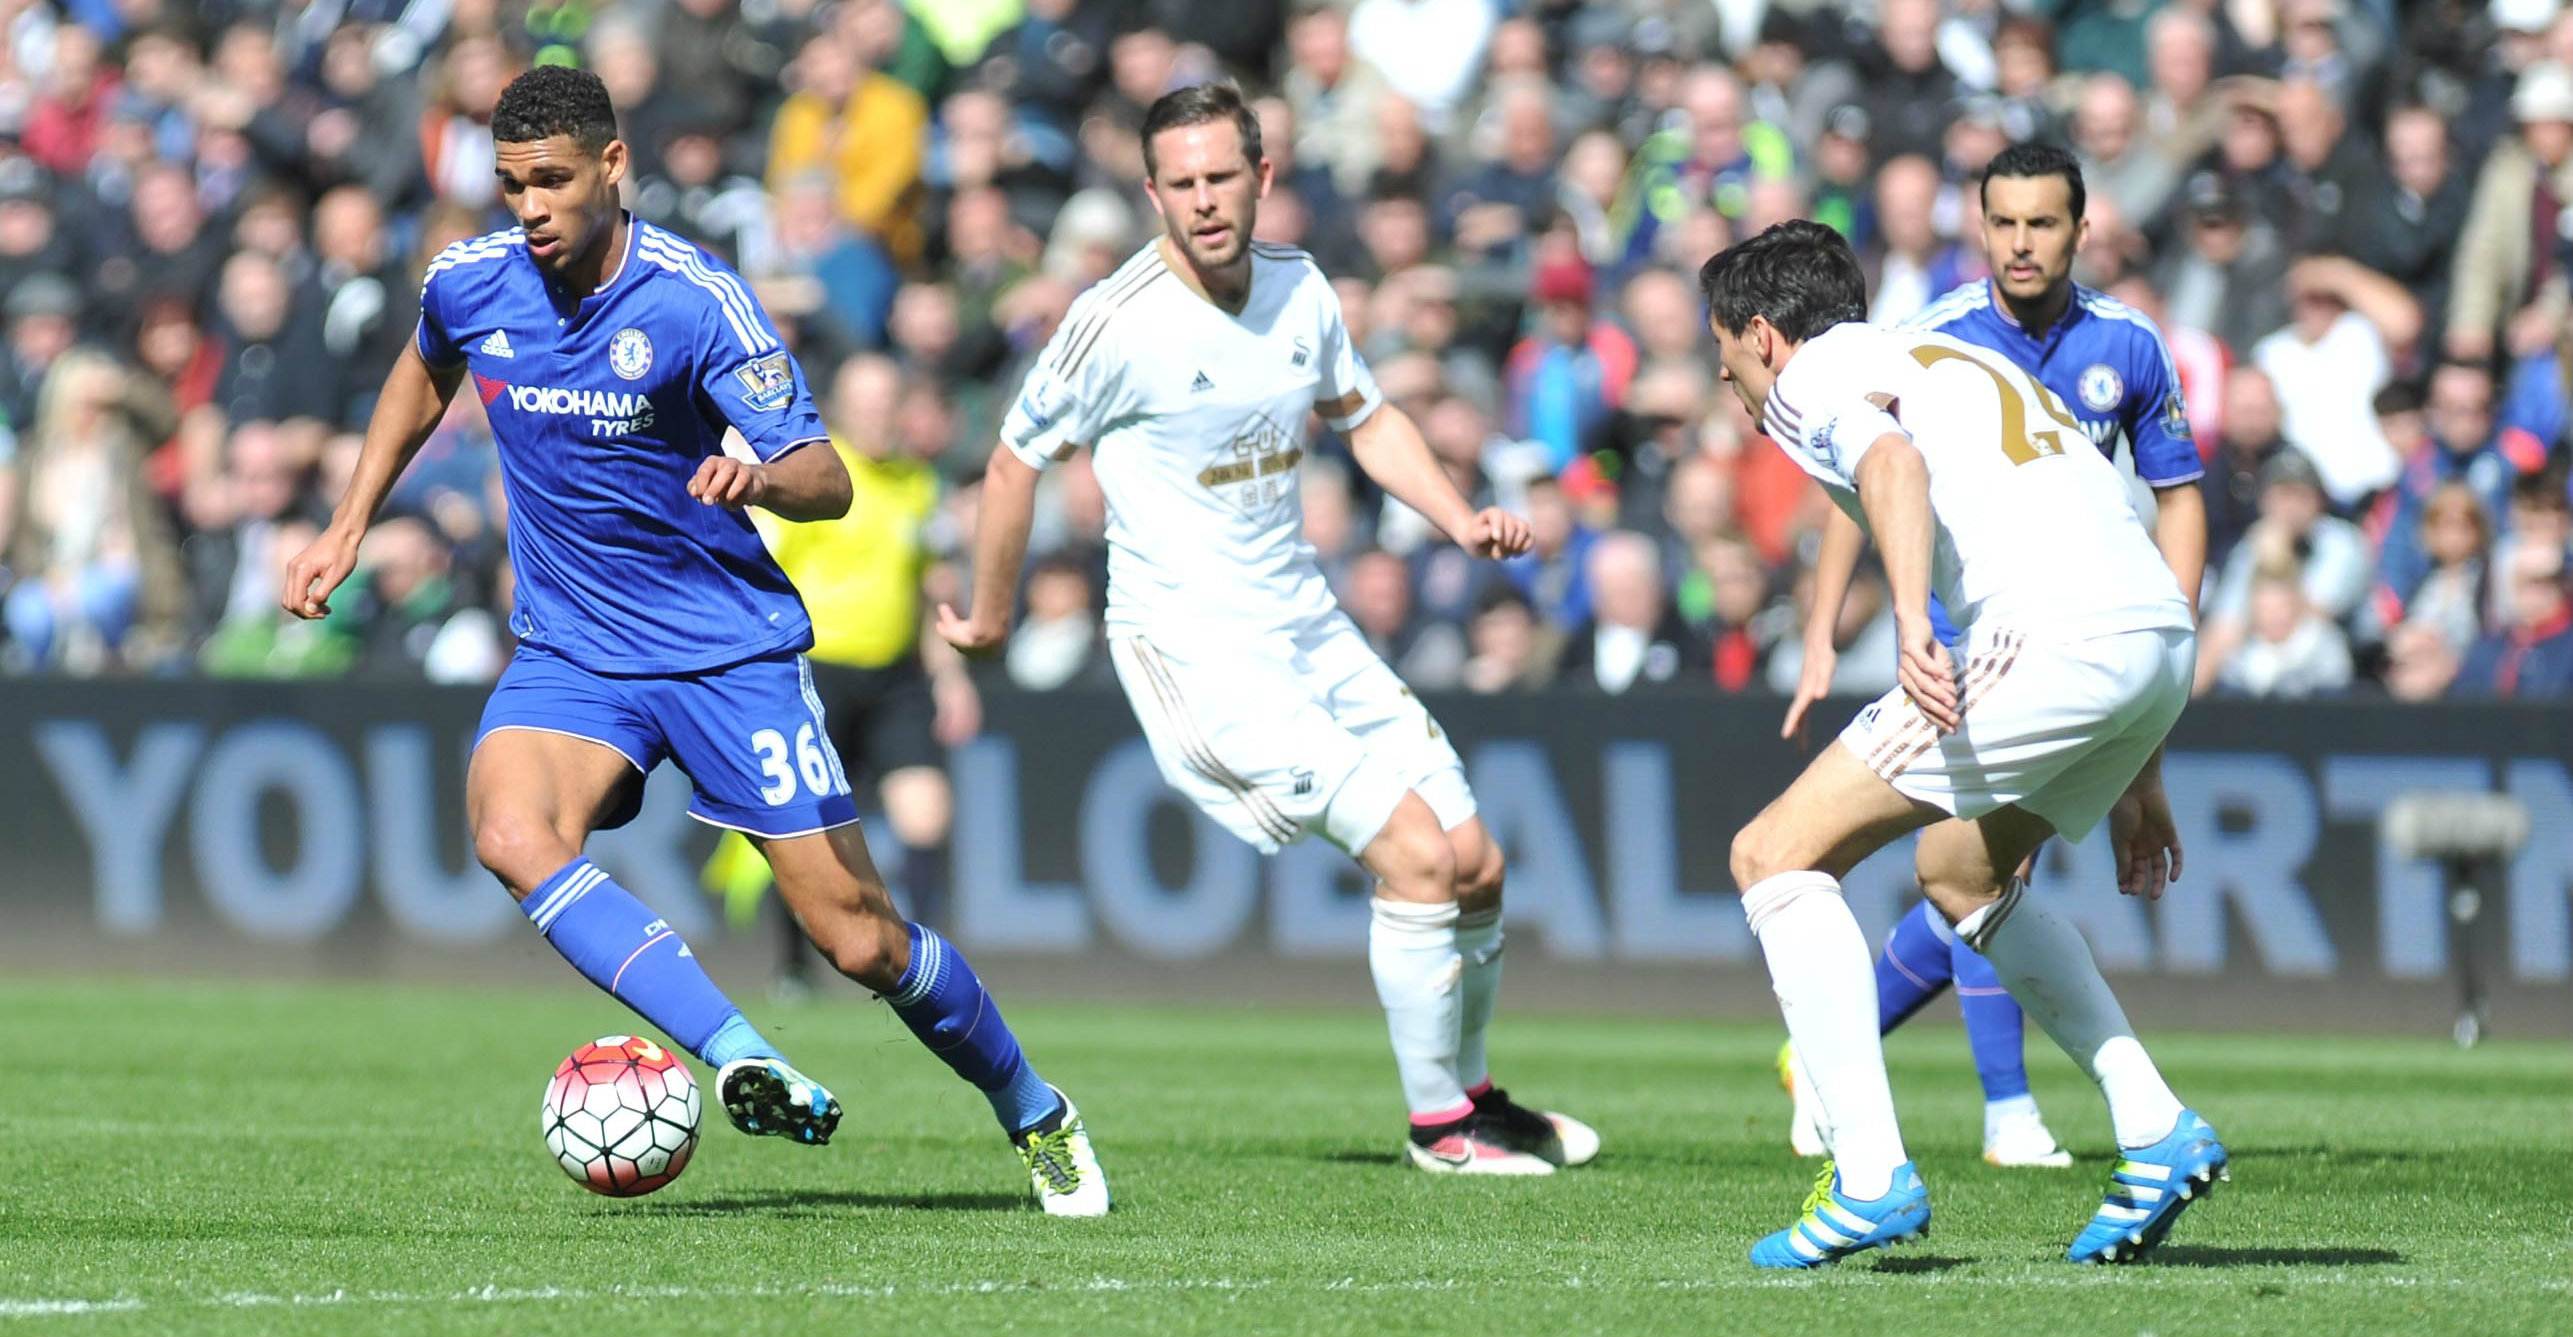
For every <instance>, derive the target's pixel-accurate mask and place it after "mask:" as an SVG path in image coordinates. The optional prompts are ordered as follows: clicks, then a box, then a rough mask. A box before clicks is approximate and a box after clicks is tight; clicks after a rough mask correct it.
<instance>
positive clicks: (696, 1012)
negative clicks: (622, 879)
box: [519, 859, 778, 1067]
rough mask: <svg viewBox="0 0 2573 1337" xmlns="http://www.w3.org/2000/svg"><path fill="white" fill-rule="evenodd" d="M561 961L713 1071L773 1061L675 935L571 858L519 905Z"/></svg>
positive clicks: (773, 1052)
mask: <svg viewBox="0 0 2573 1337" xmlns="http://www.w3.org/2000/svg"><path fill="white" fill-rule="evenodd" d="M519 908H520V909H522V910H524V911H526V912H527V918H528V919H529V920H530V921H532V922H533V923H534V924H535V925H536V928H537V931H538V932H540V933H543V934H544V935H545V940H546V941H547V942H549V943H552V944H553V945H554V950H555V951H558V952H561V953H562V954H563V959H564V960H566V961H569V962H571V963H572V965H573V967H574V968H575V969H577V970H579V971H580V972H581V974H583V975H584V976H587V977H588V978H589V981H590V983H592V984H595V985H597V986H599V987H600V988H602V989H605V990H607V991H608V992H609V993H610V994H612V995H614V996H615V998H616V1000H617V1001H618V1002H620V1003H623V1004H625V1005H626V1006H627V1007H630V1008H633V1009H634V1010H635V1011H636V1012H638V1013H641V1014H642V1016H643V1019H644V1020H646V1021H648V1022H651V1023H652V1024H653V1025H655V1026H658V1027H660V1028H661V1033H662V1034H664V1035H667V1036H669V1037H670V1038H671V1040H673V1041H674V1042H676V1043H677V1044H678V1045H679V1047H680V1048H682V1049H685V1050H687V1051H688V1052H689V1053H692V1054H695V1055H696V1056H697V1057H698V1058H700V1059H703V1060H705V1061H706V1062H708V1063H712V1064H714V1065H716V1066H718V1067H721V1066H722V1065H723V1064H725V1063H727V1062H729V1061H731V1060H733V1059H736V1058H751V1057H765V1058H775V1057H777V1056H778V1054H777V1051H776V1050H775V1049H773V1048H770V1047H769V1043H768V1042H767V1041H766V1040H763V1039H761V1038H760V1035H759V1032H758V1031H756V1030H753V1029H752V1028H751V1024H750V1023H749V1022H747V1021H744V1020H743V1019H742V1014H741V1009H740V1008H737V1007H735V1006H733V1002H732V1000H731V999H729V998H726V997H724V992H723V990H721V989H718V988H716V987H715V982H714V981H713V980H710V979H708V978H706V972H705V969H704V968H703V967H701V966H699V965H698V964H697V958H696V956H695V955H694V954H692V953H691V952H689V950H688V944H686V943H684V942H681V941H680V940H679V934H678V933H677V932H676V931H675V930H673V929H672V928H671V927H670V925H669V924H668V923H667V922H666V921H664V920H663V919H662V918H661V916H659V915H657V914H654V913H653V912H652V910H651V908H650V907H648V906H646V905H645V904H644V903H643V902H641V901H638V900H636V899H635V898H634V894H633V893H632V892H629V891H627V890H626V889H625V888H623V887H620V886H618V885H617V884H616V881H615V880H614V879H613V878H610V877H609V876H608V875H607V874H606V872H604V871H602V870H601V869H600V868H599V867H598V865H596V864H593V863H591V862H590V861H589V860H587V859H574V860H573V861H572V862H570V863H569V864H566V865H564V867H563V868H562V869H561V870H560V871H558V872H556V873H555V874H554V875H553V876H552V877H549V878H547V879H545V881H544V883H543V884H542V885H540V886H538V887H537V888H536V890H534V891H532V892H529V893H528V894H527V899H526V901H525V902H523V903H522V904H521V905H520V906H519Z"/></svg>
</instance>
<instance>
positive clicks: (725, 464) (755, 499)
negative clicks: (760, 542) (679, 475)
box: [688, 455, 768, 511]
mask: <svg viewBox="0 0 2573 1337" xmlns="http://www.w3.org/2000/svg"><path fill="white" fill-rule="evenodd" d="M688 495H689V496H691V497H694V498H696V499H697V500H699V501H701V502H704V503H705V504H707V505H709V506H729V507H731V508H732V509H734V510H736V511H738V510H740V509H742V508H743V507H746V506H756V505H758V504H759V503H760V502H761V500H762V499H764V498H766V497H767V496H768V466H767V465H765V464H754V463H752V462H750V461H749V460H737V459H734V458H733V457H732V456H730V455H709V456H707V457H706V458H705V459H704V460H703V461H701V462H699V464H698V465H697V476H696V477H694V478H691V479H689V480H688Z"/></svg>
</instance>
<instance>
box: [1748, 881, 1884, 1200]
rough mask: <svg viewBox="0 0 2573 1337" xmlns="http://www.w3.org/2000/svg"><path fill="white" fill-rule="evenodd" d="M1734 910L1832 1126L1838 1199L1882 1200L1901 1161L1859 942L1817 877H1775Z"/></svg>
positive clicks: (1836, 897)
mask: <svg viewBox="0 0 2573 1337" xmlns="http://www.w3.org/2000/svg"><path fill="white" fill-rule="evenodd" d="M1742 911H1743V914H1744V915H1746V916H1747V917H1749V919H1750V921H1751V932H1752V934H1753V936H1755V937H1757V938H1759V939H1760V954H1761V955H1762V956H1764V957H1766V958H1767V959H1768V962H1769V982H1770V987H1771V988H1773V989H1774V990H1776V991H1777V994H1778V1008H1779V1010H1780V1011H1781V1012H1784V1013H1785V1014H1786V1017H1787V1035H1788V1038H1789V1039H1792V1040H1793V1041H1795V1044H1796V1058H1797V1061H1799V1062H1801V1063H1802V1064H1803V1065H1804V1067H1805V1072H1806V1074H1807V1075H1808V1076H1809V1077H1811V1078H1812V1079H1813V1088H1814V1100H1815V1103H1817V1104H1819V1105H1821V1106H1822V1110H1823V1118H1824V1120H1825V1122H1826V1123H1828V1124H1829V1125H1830V1128H1831V1148H1832V1158H1833V1160H1834V1161H1836V1162H1837V1163H1838V1165H1839V1168H1840V1186H1841V1191H1842V1192H1843V1193H1846V1194H1848V1195H1849V1196H1850V1197H1853V1198H1857V1199H1860V1200H1862V1201H1865V1200H1869V1199H1874V1198H1881V1197H1883V1196H1885V1193H1886V1190H1887V1189H1889V1188H1891V1187H1892V1185H1893V1182H1894V1170H1895V1167H1897V1166H1899V1165H1901V1164H1902V1163H1903V1162H1904V1161H1906V1160H1909V1159H1910V1157H1908V1156H1906V1155H1905V1154H1904V1152H1903V1133H1902V1129H1901V1128H1900V1127H1899V1126H1898V1125H1897V1124H1896V1122H1895V1119H1894V1091H1893V1088H1892V1087H1891V1086H1889V1085H1888V1084H1887V1083H1886V1080H1885V1047H1884V1043H1883V1041H1882V1040H1881V1039H1880V1038H1879V1037H1878V1035H1877V1031H1876V957H1875V953H1873V952H1871V951H1869V950H1868V948H1867V935H1866V934H1865V933H1863V932H1861V931H1860V930H1859V927H1858V919H1857V917H1856V916H1854V915H1852V914H1851V913H1850V912H1849V904H1848V903H1847V902H1846V901H1843V900H1842V899H1841V895H1840V883H1838V882H1836V881H1834V880H1833V879H1832V878H1831V877H1830V876H1829V875H1827V874H1824V873H1780V874H1778V875H1777V876H1775V877H1769V878H1763V879H1761V880H1760V881H1759V882H1756V883H1753V884H1752V885H1751V886H1750V887H1748V888H1746V889H1745V890H1744V891H1743V893H1742Z"/></svg>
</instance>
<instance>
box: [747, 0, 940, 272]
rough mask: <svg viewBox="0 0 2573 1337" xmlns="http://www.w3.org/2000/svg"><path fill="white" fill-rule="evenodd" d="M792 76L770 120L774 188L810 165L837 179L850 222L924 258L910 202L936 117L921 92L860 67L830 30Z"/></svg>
mask: <svg viewBox="0 0 2573 1337" xmlns="http://www.w3.org/2000/svg"><path fill="white" fill-rule="evenodd" d="M877 2H878V3H881V2H882V0H877ZM787 84H788V86H789V87H790V88H793V89H794V90H795V91H794V92H793V93H791V94H789V95H788V96H787V99H786V101H785V103H784V104H783V105H781V106H780V107H779V108H778V109H777V117H776V120H775V121H774V122H773V123H772V124H771V126H770V128H769V140H768V187H769V189H770V190H771V191H772V192H776V193H779V194H783V193H785V190H786V188H787V186H788V184H789V183H791V182H793V181H794V180H796V179H797V178H798V177H802V176H804V175H806V174H808V173H820V174H822V175H824V176H827V177H829V178H831V179H833V180H836V181H837V182H839V192H840V193H839V204H840V218H841V220H842V221H843V222H846V223H847V224H848V225H849V226H851V227H852V228H855V229H857V230H859V231H861V232H864V233H865V234H867V235H868V236H871V237H876V238H879V239H880V240H882V241H883V242H884V244H885V246H886V248H887V249H889V250H890V251H892V253H893V255H894V257H895V258H896V259H897V260H899V261H903V262H906V263H907V262H909V261H912V260H916V259H918V258H919V256H920V253H921V246H922V240H921V230H920V227H919V223H918V221H917V220H916V219H915V218H914V217H913V216H912V213H911V209H910V206H911V204H912V202H913V201H914V200H915V198H916V197H917V193H918V190H919V184H920V166H921V143H922V140H923V138H924V135H923V131H925V130H926V129H927V127H928V124H929V110H928V108H927V106H926V105H925V104H923V103H922V102H921V100H920V95H919V94H918V93H915V92H913V91H912V90H911V89H909V88H907V87H905V86H904V85H902V84H901V83H900V82H898V81H896V80H894V79H893V78H891V77H890V76H888V75H885V74H883V73H881V72H880V71H877V70H872V69H866V68H863V67H861V66H860V65H859V64H858V63H857V61H856V60H855V59H854V58H853V57H852V56H851V55H850V54H849V51H848V49H847V47H846V46H845V45H844V44H843V43H842V42H841V41H839V40H838V39H837V38H835V37H833V36H830V35H828V34H826V35H824V36H820V37H816V38H814V39H812V40H811V41H809V42H806V43H805V44H804V49H803V51H802V52H801V53H800V54H798V55H797V56H796V58H795V63H794V65H793V66H792V67H790V68H789V70H788V72H787Z"/></svg>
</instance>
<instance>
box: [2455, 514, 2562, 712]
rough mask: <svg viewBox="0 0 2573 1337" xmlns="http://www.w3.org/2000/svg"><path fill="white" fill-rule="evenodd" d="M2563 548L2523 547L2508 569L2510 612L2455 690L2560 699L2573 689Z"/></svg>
mask: <svg viewBox="0 0 2573 1337" xmlns="http://www.w3.org/2000/svg"><path fill="white" fill-rule="evenodd" d="M2564 566H2565V563H2564V552H2563V550H2562V549H2561V548H2542V547H2523V548H2521V549H2519V550H2518V551H2517V552H2515V553H2513V554H2512V556H2511V559H2510V563H2509V565H2507V566H2505V567H2503V568H2502V576H2503V579H2504V580H2505V582H2507V587H2508V599H2509V604H2510V615H2509V617H2508V618H2507V619H2506V620H2505V622H2504V624H2503V626H2502V628H2501V630H2499V631H2496V632H2494V633H2493V634H2491V635H2489V636H2486V637H2484V638H2483V639H2482V640H2480V641H2477V642H2476V643H2475V647H2474V649H2472V650H2470V651H2468V652H2467V654H2466V659H2465V663H2464V664H2463V666H2461V667H2460V668H2459V669H2458V670H2457V680H2456V682H2455V683H2454V684H2453V685H2452V686H2450V688H2449V694H2450V695H2452V696H2463V697H2498V698H2503V699H2528V700H2554V699H2560V698H2562V697H2564V696H2566V695H2568V694H2573V601H2568V598H2567V595H2566V592H2565V585H2564Z"/></svg>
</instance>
